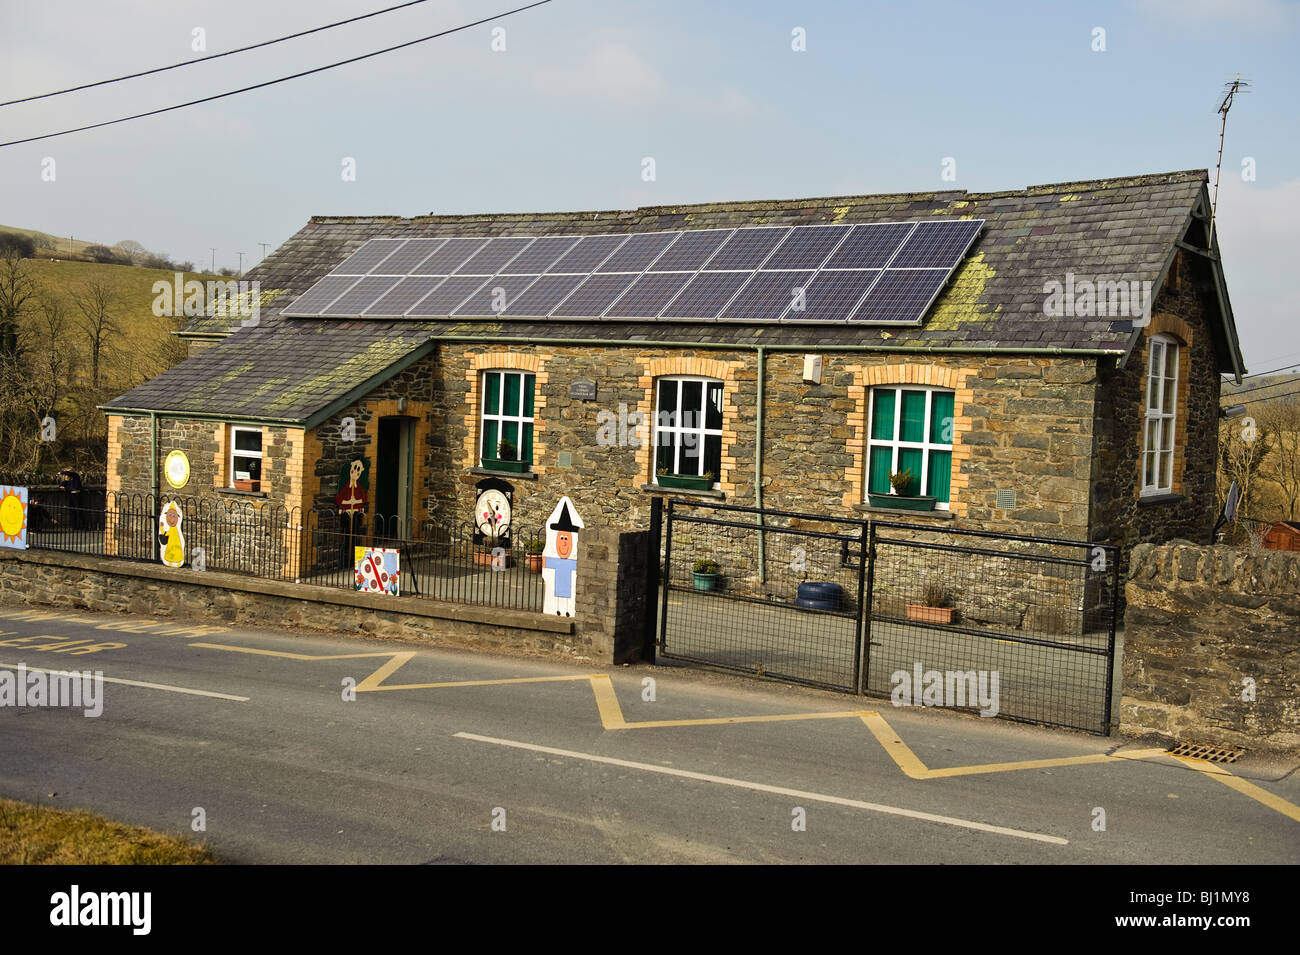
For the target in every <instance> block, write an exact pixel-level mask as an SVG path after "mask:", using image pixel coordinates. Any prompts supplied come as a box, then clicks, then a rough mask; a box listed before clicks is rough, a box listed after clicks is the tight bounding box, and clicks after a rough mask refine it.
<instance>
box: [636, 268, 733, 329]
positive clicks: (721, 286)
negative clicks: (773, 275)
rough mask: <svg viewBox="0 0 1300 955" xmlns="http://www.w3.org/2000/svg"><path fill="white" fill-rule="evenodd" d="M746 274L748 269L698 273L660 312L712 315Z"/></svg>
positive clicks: (672, 315) (670, 315) (667, 315)
mask: <svg viewBox="0 0 1300 955" xmlns="http://www.w3.org/2000/svg"><path fill="white" fill-rule="evenodd" d="M749 276H750V273H749V272H700V273H699V274H697V275H696V276H695V277H694V278H692V279H691V282H690V284H689V285H687V286H686V288H684V289H682V290H681V293H680V294H678V296H677V297H676V298H674V299H673V300H672V301H671V302H669V303H668V304H667V305H666V306H664V310H663V311H662V312H660V313H659V314H660V315H662V316H664V317H665V318H712V317H713V316H715V315H717V314H718V312H720V311H721V310H722V306H724V305H726V304H727V299H729V298H731V296H732V295H734V294H735V293H736V289H738V288H740V287H741V286H742V285H744V284H745V280H746V279H748V278H749Z"/></svg>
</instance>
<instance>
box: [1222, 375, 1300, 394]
mask: <svg viewBox="0 0 1300 955" xmlns="http://www.w3.org/2000/svg"><path fill="white" fill-rule="evenodd" d="M1295 383H1296V379H1295V378H1288V379H1286V380H1285V381H1275V382H1273V384H1271V385H1255V386H1254V387H1253V388H1242V389H1241V391H1230V392H1227V393H1226V394H1223V395H1222V397H1223V398H1235V397H1237V396H1238V395H1248V394H1250V393H1251V392H1252V391H1266V390H1267V389H1269V388H1284V387H1286V386H1287V385H1294V384H1295Z"/></svg>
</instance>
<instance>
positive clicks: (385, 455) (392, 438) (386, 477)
mask: <svg viewBox="0 0 1300 955" xmlns="http://www.w3.org/2000/svg"><path fill="white" fill-rule="evenodd" d="M374 467H375V473H374V479H375V523H376V524H377V525H378V528H377V529H380V530H381V532H382V533H385V534H387V535H389V536H398V537H405V536H408V534H409V527H408V525H409V523H410V519H411V512H412V508H411V494H412V485H413V483H414V481H413V475H414V469H415V419H414V418H410V417H398V416H394V417H387V418H380V419H379V445H378V448H377V449H376V452H375V465H374Z"/></svg>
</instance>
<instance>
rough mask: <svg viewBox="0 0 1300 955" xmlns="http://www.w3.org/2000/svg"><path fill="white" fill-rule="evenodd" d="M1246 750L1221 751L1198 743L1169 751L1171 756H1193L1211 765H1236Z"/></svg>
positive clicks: (1186, 744)
mask: <svg viewBox="0 0 1300 955" xmlns="http://www.w3.org/2000/svg"><path fill="white" fill-rule="evenodd" d="M1245 752H1246V751H1245V750H1244V749H1219V748H1218V747H1217V746H1200V745H1198V744H1196V743H1179V744H1178V745H1177V746H1174V747H1172V748H1171V749H1170V750H1169V755H1170V756H1191V757H1192V758H1193V759H1204V760H1206V761H1207V762H1211V763H1235V762H1236V761H1237V759H1238V757H1240V756H1241V755H1242V754H1243V753H1245Z"/></svg>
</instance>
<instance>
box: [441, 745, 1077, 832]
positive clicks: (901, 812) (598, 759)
mask: <svg viewBox="0 0 1300 955" xmlns="http://www.w3.org/2000/svg"><path fill="white" fill-rule="evenodd" d="M455 736H456V738H458V739H468V740H473V741H475V742H478V743H494V744H495V745H497V746H509V747H512V748H514V749H526V750H531V751H532V752H535V753H549V754H550V755H552V756H567V757H569V758H570V759H585V760H587V761H588V762H592V763H607V764H609V765H610V766H622V767H624V768H626V769H641V770H645V771H646V772H649V773H662V774H663V775H665V776H680V777H682V778H685V779H697V780H699V781H701V782H706V783H717V784H718V785H720V786H734V787H735V788H737V789H751V790H753V791H755V792H761V793H773V794H775V795H777V796H790V797H792V798H794V799H800V800H804V801H809V802H825V803H830V804H831V805H834V806H848V807H849V808H850V809H866V810H869V811H870V812H883V813H886V814H888V815H891V816H906V817H907V818H908V819H920V820H921V821H923V822H937V823H941V824H942V825H945V826H957V827H958V828H961V829H974V830H976V831H978V832H992V833H995V834H996V835H1000V836H1014V837H1015V838H1017V839H1030V840H1032V841H1034V842H1046V843H1050V844H1051V845H1054V846H1068V845H1069V844H1070V840H1069V839H1062V838H1060V837H1059V836H1047V835H1043V834H1042V833H1039V832H1026V831H1025V830H1023V829H1008V828H1006V827H1005V826H990V825H989V824H988V823H984V822H975V821H973V820H970V819H958V818H956V817H955V816H939V815H936V814H934V813H930V812H919V811H918V810H915V809H903V808H901V807H899V806H885V805H882V804H881V803H876V802H863V801H862V800H860V799H845V798H844V797H843V796H827V795H824V794H822V793H810V792H804V791H803V790H801V789H786V788H785V787H784V786H769V785H767V784H766V783H751V782H749V781H748V780H744V779H731V778H730V777H727V776H710V775H709V774H708V773H695V772H691V771H690V770H686V769H673V768H671V767H669V766H656V765H655V764H653V763H637V762H633V761H632V760H628V759H614V758H613V757H610V756H596V755H594V754H592V753H578V752H574V751H573V750H571V749H555V748H554V747H551V746H537V745H536V744H534V743H520V742H518V741H517V740H510V739H498V738H497V737H495V736H479V735H477V734H475V733H456V734H455Z"/></svg>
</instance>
